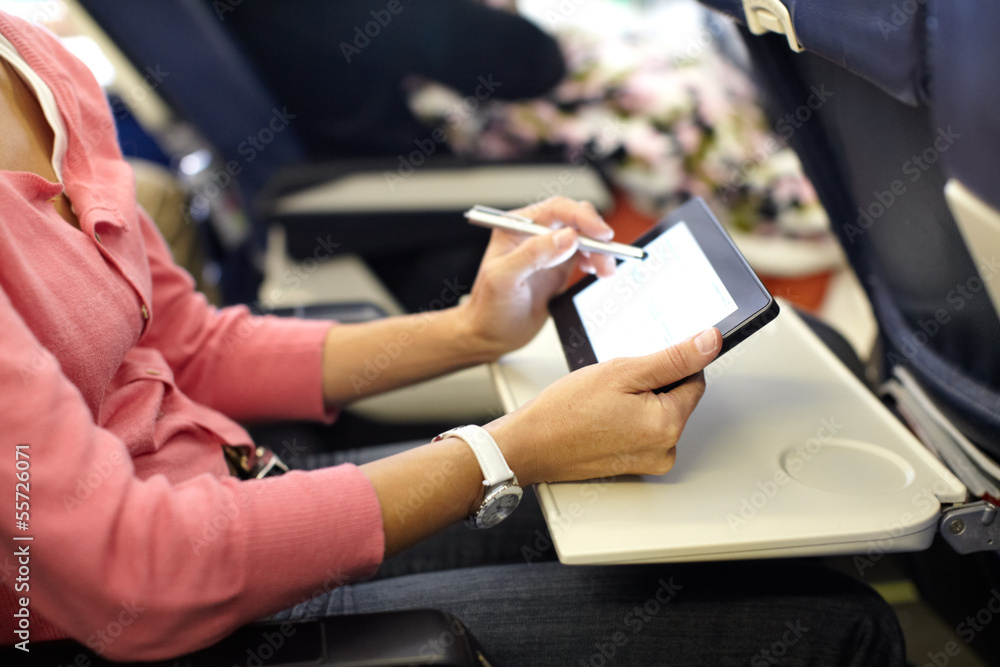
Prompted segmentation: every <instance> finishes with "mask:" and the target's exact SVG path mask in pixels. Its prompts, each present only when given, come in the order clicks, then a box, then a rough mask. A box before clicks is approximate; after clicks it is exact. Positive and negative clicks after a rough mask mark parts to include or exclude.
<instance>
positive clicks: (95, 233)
mask: <svg viewBox="0 0 1000 667" xmlns="http://www.w3.org/2000/svg"><path fill="white" fill-rule="evenodd" d="M94 239H95V240H96V241H97V242H98V243H101V235H100V234H98V233H97V232H94ZM101 245H103V243H101Z"/></svg>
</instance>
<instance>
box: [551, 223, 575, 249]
mask: <svg viewBox="0 0 1000 667" xmlns="http://www.w3.org/2000/svg"><path fill="white" fill-rule="evenodd" d="M554 236H555V238H554V239H552V240H553V241H555V244H556V248H558V249H559V250H565V249H566V248H568V247H570V246H571V245H573V236H574V232H573V228H572V227H564V228H563V229H560V230H559V231H558V232H556V233H555V234H554Z"/></svg>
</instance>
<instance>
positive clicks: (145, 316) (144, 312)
mask: <svg viewBox="0 0 1000 667" xmlns="http://www.w3.org/2000/svg"><path fill="white" fill-rule="evenodd" d="M142 319H144V320H148V319H149V309H148V308H146V304H142Z"/></svg>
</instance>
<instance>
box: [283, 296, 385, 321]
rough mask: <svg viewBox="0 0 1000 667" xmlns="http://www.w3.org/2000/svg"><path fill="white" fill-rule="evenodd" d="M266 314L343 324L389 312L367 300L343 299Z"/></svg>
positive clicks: (370, 318)
mask: <svg viewBox="0 0 1000 667" xmlns="http://www.w3.org/2000/svg"><path fill="white" fill-rule="evenodd" d="M264 313H265V314H267V315H278V316H279V317H302V318H305V319H307V320H337V321H338V322H343V323H345V324H350V323H352V322H370V321H371V320H380V319H382V318H383V317H388V316H389V314H388V313H387V312H385V311H384V310H382V308H380V307H379V306H376V305H375V304H374V303H369V302H367V301H345V302H342V303H317V304H313V305H310V306H294V307H292V308H275V309H274V310H267V311H264Z"/></svg>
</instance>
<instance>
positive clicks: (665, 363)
mask: <svg viewBox="0 0 1000 667" xmlns="http://www.w3.org/2000/svg"><path fill="white" fill-rule="evenodd" d="M721 348H722V334H721V333H719V330H718V329H716V328H715V327H712V328H711V329H707V330H705V331H703V332H701V333H700V334H698V335H697V336H694V337H692V338H689V339H687V340H685V341H682V342H680V343H678V344H677V345H674V346H673V347H668V348H666V349H664V350H660V351H658V352H654V353H653V354H648V355H646V356H644V357H630V358H623V359H619V360H618V367H619V368H621V369H622V371H621V374H622V377H621V380H622V381H623V382H624V385H625V387H626V388H627V389H628V390H630V391H651V390H653V389H658V388H660V387H664V386H666V385H668V384H672V383H674V382H677V381H678V380H683V379H684V378H686V377H688V376H691V375H694V374H695V373H698V372H700V371H701V370H702V369H704V368H705V366H708V364H710V363H711V362H712V360H713V359H715V357H716V356H717V355H718V354H719V350H720V349H721ZM681 389H683V387H678V388H677V389H675V390H674V391H680V390H681ZM671 393H672V392H671Z"/></svg>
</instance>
